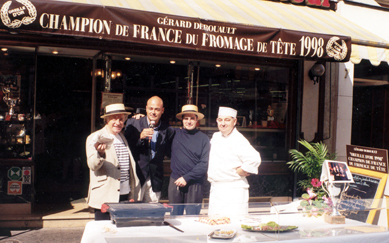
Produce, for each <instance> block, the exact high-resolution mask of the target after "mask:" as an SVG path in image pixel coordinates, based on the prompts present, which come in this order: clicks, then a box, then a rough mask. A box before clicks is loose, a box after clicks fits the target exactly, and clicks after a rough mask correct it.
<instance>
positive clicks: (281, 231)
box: [242, 225, 298, 233]
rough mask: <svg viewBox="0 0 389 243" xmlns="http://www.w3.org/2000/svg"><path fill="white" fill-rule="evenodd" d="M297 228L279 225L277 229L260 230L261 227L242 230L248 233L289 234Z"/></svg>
mask: <svg viewBox="0 0 389 243" xmlns="http://www.w3.org/2000/svg"><path fill="white" fill-rule="evenodd" d="M297 228H298V227H297V226H292V225H280V226H279V228H277V229H261V227H251V228H242V229H243V230H245V231H250V232H262V233H266V232H269V233H276V232H280V233H283V232H289V231H292V230H296V229H297Z"/></svg>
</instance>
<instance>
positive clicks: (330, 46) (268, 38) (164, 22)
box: [0, 0, 351, 62]
mask: <svg viewBox="0 0 389 243" xmlns="http://www.w3.org/2000/svg"><path fill="white" fill-rule="evenodd" d="M312 1H313V0H312ZM0 6H1V22H0V29H4V30H7V31H10V32H20V33H35V34H40V35H42V34H45V35H48V34H49V35H62V36H73V37H86V38H94V39H98V40H111V41H112V40H114V41H122V42H129V43H138V44H146V45H153V46H164V47H173V48H180V49H189V50H193V51H206V52H219V53H230V54H240V55H250V56H258V57H268V58H285V59H307V60H325V61H330V62H346V61H348V60H349V58H350V53H351V37H346V36H333V35H327V34H324V33H323V34H318V33H310V32H300V31H294V30H284V29H276V28H266V27H260V26H252V25H243V24H233V23H226V22H218V21H208V20H204V19H199V18H191V17H184V16H175V15H167V14H162V13H154V12H148V11H140V10H133V9H126V8H118V7H109V6H100V5H93V4H76V3H69V2H61V1H41V0H36V1H32V0H31V1H28V0H18V1H4V0H0Z"/></svg>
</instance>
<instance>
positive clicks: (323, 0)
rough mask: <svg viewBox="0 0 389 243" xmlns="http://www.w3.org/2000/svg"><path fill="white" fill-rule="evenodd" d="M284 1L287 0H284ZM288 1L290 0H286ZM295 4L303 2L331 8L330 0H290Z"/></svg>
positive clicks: (313, 5) (303, 3)
mask: <svg viewBox="0 0 389 243" xmlns="http://www.w3.org/2000/svg"><path fill="white" fill-rule="evenodd" d="M282 1H283V2H284V1H285V0H282ZM286 1H288V0H286ZM289 1H290V2H291V3H294V4H302V5H307V6H312V7H322V8H330V0H289Z"/></svg>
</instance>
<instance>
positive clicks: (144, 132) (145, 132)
mask: <svg viewBox="0 0 389 243" xmlns="http://www.w3.org/2000/svg"><path fill="white" fill-rule="evenodd" d="M153 134H154V128H145V129H143V130H142V132H141V133H140V139H146V138H148V139H151V138H152V137H153Z"/></svg>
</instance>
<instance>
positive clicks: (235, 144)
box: [208, 107, 261, 216]
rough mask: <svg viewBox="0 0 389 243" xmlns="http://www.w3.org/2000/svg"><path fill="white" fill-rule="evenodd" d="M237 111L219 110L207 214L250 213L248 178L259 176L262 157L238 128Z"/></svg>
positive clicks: (232, 214)
mask: <svg viewBox="0 0 389 243" xmlns="http://www.w3.org/2000/svg"><path fill="white" fill-rule="evenodd" d="M236 115H237V111H236V110H235V109H232V108H230V107H219V114H218V117H217V119H216V122H217V126H218V128H219V132H215V133H214V134H213V136H212V139H211V152H210V155H209V167H208V181H209V182H210V183H211V190H210V195H209V209H208V215H216V214H219V215H225V216H237V215H244V214H247V213H248V199H249V191H248V188H249V184H248V182H247V179H246V177H247V176H249V175H250V174H258V166H259V165H260V163H261V157H260V155H259V153H258V151H257V150H255V149H254V148H253V146H251V144H250V142H249V141H248V140H247V139H246V138H245V137H244V136H243V135H242V134H241V133H240V132H239V131H238V130H237V129H236V128H235V125H236Z"/></svg>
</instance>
